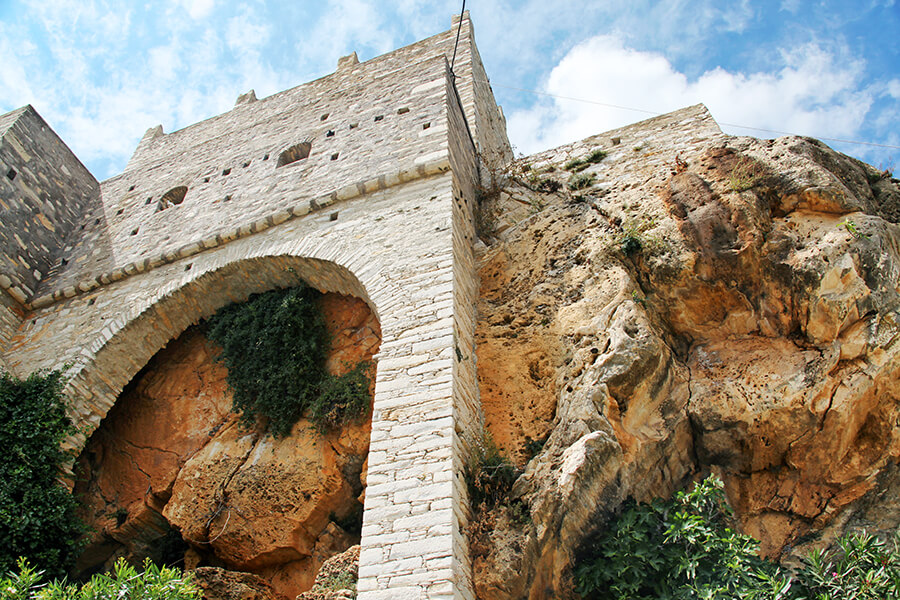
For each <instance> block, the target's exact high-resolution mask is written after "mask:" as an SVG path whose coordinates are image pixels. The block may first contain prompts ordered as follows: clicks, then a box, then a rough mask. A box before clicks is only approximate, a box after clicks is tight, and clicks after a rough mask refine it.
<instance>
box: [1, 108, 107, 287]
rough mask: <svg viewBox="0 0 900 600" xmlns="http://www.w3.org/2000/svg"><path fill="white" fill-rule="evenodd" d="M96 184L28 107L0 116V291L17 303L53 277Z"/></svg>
mask: <svg viewBox="0 0 900 600" xmlns="http://www.w3.org/2000/svg"><path fill="white" fill-rule="evenodd" d="M99 191H100V190H99V184H98V183H97V180H95V179H94V177H93V176H92V175H91V174H90V173H89V172H88V170H87V169H86V168H85V167H84V165H82V164H81V162H80V161H79V160H78V159H77V158H76V157H75V155H74V154H72V152H71V151H70V150H69V148H68V147H67V146H66V145H65V144H64V143H63V141H62V140H60V139H59V137H57V135H56V134H55V133H54V132H53V130H52V129H50V127H49V126H48V125H47V124H46V123H45V122H44V120H43V119H42V118H41V117H40V115H38V114H37V112H36V111H35V110H34V109H33V108H32V107H31V106H26V107H24V108H21V109H19V110H16V111H13V112H11V113H8V114H6V115H3V117H0V211H2V212H0V216H2V222H3V227H0V287H2V288H4V289H5V290H7V292H8V293H9V294H10V295H12V297H13V298H15V299H16V301H17V302H19V303H24V302H25V301H26V299H28V298H30V297H31V296H32V295H33V294H34V292H35V290H37V288H38V286H39V285H41V283H42V281H44V280H46V279H47V278H50V277H52V276H53V273H54V272H55V271H56V270H57V269H58V268H59V266H60V261H61V260H63V258H65V256H64V255H65V254H66V244H67V238H68V237H69V235H70V234H72V233H73V231H74V230H75V229H76V227H77V226H78V225H79V224H80V223H81V219H82V214H83V212H84V209H85V207H86V206H87V205H89V204H90V203H92V202H95V201H96V199H97V197H98V195H99Z"/></svg>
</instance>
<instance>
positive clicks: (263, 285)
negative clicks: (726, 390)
mask: <svg viewBox="0 0 900 600" xmlns="http://www.w3.org/2000/svg"><path fill="white" fill-rule="evenodd" d="M301 283H307V284H309V285H311V286H312V287H314V288H316V289H318V290H320V291H322V292H335V293H339V294H344V295H349V296H355V297H358V298H360V299H362V300H363V301H365V302H366V304H368V306H369V307H370V309H371V310H372V312H373V313H374V314H375V315H376V318H378V311H377V308H376V306H375V305H374V302H373V301H372V300H371V299H370V298H369V295H368V293H367V291H366V288H365V287H364V285H363V284H362V282H360V280H359V279H358V278H357V277H356V276H355V275H353V274H352V273H351V272H350V271H349V269H347V268H346V267H343V266H341V265H339V264H337V263H335V262H332V261H326V260H322V259H317V258H310V257H301V256H291V255H263V256H259V257H254V258H248V259H242V260H237V261H234V262H229V263H227V264H225V265H224V266H221V267H219V268H215V269H212V270H208V271H206V272H202V273H200V274H199V275H198V276H197V277H196V278H194V279H191V280H189V281H188V282H187V283H186V284H184V285H182V286H180V287H177V288H175V289H174V290H171V291H169V292H168V293H166V294H165V295H163V296H162V297H160V298H159V299H157V300H156V301H152V302H148V304H147V306H145V307H142V309H140V310H139V311H136V312H137V316H135V317H134V318H132V319H130V320H129V321H127V322H126V323H124V325H123V326H122V327H121V328H120V329H118V330H117V331H116V332H115V333H113V334H112V335H111V337H110V338H109V340H108V341H106V342H105V343H104V344H102V345H101V346H100V347H99V348H98V349H97V350H96V351H95V352H94V353H93V354H92V355H91V356H89V357H87V359H86V360H85V361H84V364H83V365H81V367H80V368H77V371H76V374H75V376H74V377H73V378H72V379H71V381H70V384H69V392H70V394H71V395H72V396H74V397H75V399H76V402H77V403H78V404H79V405H80V406H81V407H82V409H86V410H83V412H82V414H81V415H79V417H81V420H82V423H81V424H82V425H83V427H82V429H83V431H84V433H79V434H78V435H76V436H75V437H74V438H73V439H72V440H71V447H72V448H73V449H75V450H80V449H81V447H82V446H83V444H84V441H85V439H86V436H85V434H89V433H90V432H91V431H93V429H94V428H96V427H97V425H99V423H100V421H101V420H102V419H103V417H105V416H106V413H107V412H108V411H109V409H110V408H111V407H112V406H113V404H114V403H115V401H116V399H117V398H118V395H119V394H120V393H121V391H122V390H123V389H124V388H125V386H126V385H127V384H128V382H129V381H131V380H132V378H133V377H134V376H135V375H136V374H137V373H138V372H139V371H140V370H141V369H142V368H143V367H144V366H145V365H146V364H147V362H148V361H149V360H150V359H151V358H152V357H153V356H154V355H155V354H156V353H157V352H158V351H159V350H160V349H162V348H163V347H165V345H166V344H167V343H168V342H169V341H170V340H172V339H175V338H177V337H178V336H179V335H181V333H182V332H184V331H185V330H186V329H187V328H188V327H190V326H191V325H194V324H196V323H197V322H199V321H200V320H201V319H205V318H207V317H209V316H211V315H212V314H213V313H215V311H216V310H218V309H219V308H221V307H222V306H225V305H226V304H230V303H232V302H242V301H244V300H246V299H247V298H249V297H250V296H251V295H252V294H256V293H260V292H265V291H268V290H271V289H275V288H285V287H292V286H296V285H299V284H301Z"/></svg>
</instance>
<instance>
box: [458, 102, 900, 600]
mask: <svg viewBox="0 0 900 600" xmlns="http://www.w3.org/2000/svg"><path fill="white" fill-rule="evenodd" d="M664 121H665V120H664V119H662V120H659V121H658V125H659V127H660V129H659V130H653V132H650V131H649V130H651V129H652V127H651V126H650V125H647V126H646V130H639V128H638V127H637V126H635V127H636V129H635V130H634V131H631V130H628V129H626V130H623V131H624V132H623V133H622V137H621V139H622V140H626V139H628V135H635V136H643V137H635V138H634V139H633V140H630V141H628V142H625V143H622V144H620V145H614V146H610V145H609V139H607V138H604V137H603V136H598V137H597V138H595V139H593V140H591V141H590V142H585V143H583V144H581V145H580V146H579V145H575V146H573V147H564V148H561V149H557V150H552V151H548V152H547V153H544V154H540V155H536V156H533V157H529V158H528V159H527V160H526V161H525V162H527V163H528V164H527V165H526V166H521V165H520V166H519V167H518V168H519V169H520V170H519V171H518V172H519V173H522V172H524V173H525V176H524V177H522V176H516V171H515V168H514V169H513V172H512V173H513V177H511V178H510V180H509V181H508V186H507V187H506V188H505V189H503V190H502V191H501V192H500V193H499V194H498V195H497V196H496V197H495V198H494V199H493V200H490V201H489V202H493V203H494V205H493V206H490V205H488V206H487V210H486V213H485V214H486V215H488V216H489V217H490V216H491V215H493V216H492V218H495V219H497V220H498V221H499V223H497V224H496V227H494V228H493V231H494V233H493V234H492V237H491V238H488V239H487V240H486V241H487V242H489V243H490V247H487V246H485V247H482V253H481V257H480V274H481V278H482V297H481V298H480V303H479V322H478V326H477V327H478V328H477V331H478V335H479V338H478V344H479V348H478V359H479V361H478V367H479V382H480V384H481V397H482V402H483V405H484V410H485V422H486V426H487V428H488V429H489V431H490V432H491V433H492V434H493V436H494V438H495V439H496V440H497V441H498V442H500V445H501V446H503V447H504V448H506V450H507V451H508V452H509V453H510V455H511V456H512V457H513V458H514V459H515V460H516V461H517V462H520V463H521V462H525V463H526V464H525V468H524V473H523V474H522V476H521V477H519V479H518V481H516V483H515V485H514V486H513V488H512V490H511V492H510V498H511V499H512V500H513V501H515V502H518V503H519V505H518V506H522V505H524V506H526V507H527V512H528V517H529V518H528V519H522V518H521V517H520V516H518V515H517V514H513V513H512V512H510V511H511V509H510V507H511V506H513V504H512V503H510V505H509V506H504V505H503V504H501V505H499V506H497V507H495V508H493V509H490V510H489V511H487V513H486V514H478V512H477V511H476V514H475V523H474V525H473V526H472V527H471V528H470V533H472V535H473V537H474V539H471V540H470V548H472V549H473V556H472V563H473V567H474V572H475V589H476V595H477V596H478V597H480V598H485V599H487V598H491V599H499V598H523V597H528V598H531V599H534V600H537V599H539V598H546V597H555V598H574V597H575V594H574V591H573V587H572V580H571V577H570V576H569V575H568V573H571V570H570V569H571V566H572V562H573V560H575V558H576V556H577V553H578V549H579V548H580V546H581V544H582V543H584V542H585V540H586V538H587V536H588V535H589V534H590V533H591V532H592V531H595V530H597V529H598V528H601V527H603V526H605V523H606V522H607V519H608V518H610V517H611V516H613V515H614V514H615V511H616V510H617V508H618V507H619V506H620V505H621V503H622V502H623V501H624V500H625V499H626V498H628V497H629V496H630V497H633V498H635V499H637V500H639V501H646V500H649V499H651V498H653V497H666V496H669V495H671V494H672V493H673V492H674V491H675V490H676V489H679V488H683V487H685V486H687V485H689V483H690V481H691V480H692V479H695V478H699V477H703V476H705V475H706V474H708V473H709V472H714V473H716V474H718V475H719V476H720V477H721V478H722V479H723V480H724V482H725V487H726V493H727V496H728V499H729V502H730V503H731V505H732V507H733V508H734V510H735V514H736V516H737V518H738V521H739V524H740V526H741V528H742V529H743V530H744V531H745V532H747V533H750V534H752V535H753V536H754V537H756V538H758V539H759V540H760V541H761V550H762V553H763V554H765V555H766V556H769V557H772V558H776V559H792V558H794V557H795V556H796V555H797V554H798V553H805V551H806V550H808V549H809V546H810V545H811V544H813V545H818V546H823V545H828V544H829V543H830V542H831V541H832V540H833V539H834V538H835V537H836V536H837V535H840V534H842V533H843V532H845V531H847V530H848V529H853V528H866V529H867V530H869V531H870V532H871V531H880V532H893V531H895V530H896V528H897V527H898V525H900V504H898V502H897V501H896V497H897V493H898V490H900V469H898V467H897V464H898V463H900V430H898V429H897V427H896V423H898V422H900V408H898V407H900V402H898V400H900V398H898V396H900V386H898V381H900V344H898V343H897V340H898V339H900V336H898V332H900V317H898V308H900V293H898V289H900V252H898V248H900V229H898V225H897V224H898V223H900V185H898V182H897V181H896V180H891V179H890V178H887V177H886V176H885V175H883V174H881V173H878V172H877V171H875V170H874V169H873V168H870V167H867V166H865V165H862V164H861V163H858V162H856V161H853V160H852V159H848V158H847V157H843V156H840V155H838V154H837V153H834V152H832V151H831V150H829V149H827V148H826V147H824V145H821V144H818V143H816V142H814V141H810V140H806V139H798V138H785V139H782V140H774V141H759V140H752V139H749V138H731V137H728V136H724V135H720V134H717V133H714V132H713V133H709V134H708V135H704V136H700V137H698V138H696V139H693V140H692V139H691V136H690V135H689V134H686V135H675V136H673V137H671V138H666V137H665V134H664V133H663V129H664V128H665V127H674V126H675V124H673V123H665V122H664ZM654 136H657V137H654ZM617 137H618V134H617ZM645 144H646V146H645ZM597 146H599V147H602V148H603V149H604V150H606V151H608V153H609V154H608V156H607V157H606V158H605V159H604V160H603V161H602V162H600V163H599V164H597V165H595V166H592V167H589V168H588V169H587V170H586V171H584V172H585V173H589V174H591V175H593V176H594V177H595V184H594V185H593V186H592V187H589V188H585V189H584V190H579V191H578V192H572V193H569V192H568V191H565V190H563V191H560V192H556V193H546V192H539V191H536V190H538V189H552V188H553V187H559V186H545V185H540V179H548V178H555V179H556V180H557V182H558V183H564V182H565V181H566V179H567V178H568V177H569V176H570V173H568V172H566V171H565V170H564V168H563V165H564V164H565V162H566V161H568V160H570V159H571V158H574V157H577V156H584V155H586V154H587V153H588V152H589V151H590V150H592V149H593V148H594V147H597ZM517 177H518V178H517ZM535 434H537V435H542V436H547V435H548V434H549V436H548V437H547V439H546V443H545V444H543V446H542V447H540V449H539V452H538V453H537V454H536V455H535V456H533V457H531V456H530V453H528V452H524V447H525V445H524V441H525V436H526V435H528V436H530V437H532V438H533V437H534V435H535ZM521 510H522V509H521V508H516V511H517V512H519V513H520V512H521ZM479 519H480V520H479Z"/></svg>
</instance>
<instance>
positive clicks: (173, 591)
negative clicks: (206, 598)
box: [0, 559, 202, 600]
mask: <svg viewBox="0 0 900 600" xmlns="http://www.w3.org/2000/svg"><path fill="white" fill-rule="evenodd" d="M41 579H42V573H41V572H39V571H36V570H35V569H34V568H32V567H31V566H29V565H28V562H27V561H24V560H22V561H20V562H19V563H18V572H12V573H9V574H8V575H6V576H5V577H2V578H0V599H2V600H107V599H108V600H114V599H116V600H118V599H122V600H199V599H200V598H201V597H202V592H201V591H200V589H199V588H198V587H197V586H196V585H195V584H194V583H193V581H192V580H191V576H190V575H189V574H188V575H182V574H181V571H179V570H177V569H171V568H168V567H162V568H160V567H157V566H156V565H154V564H153V563H152V562H150V561H149V560H147V561H146V562H145V563H144V571H143V572H141V573H139V572H138V571H137V570H136V569H135V568H134V567H132V566H130V565H129V564H128V563H126V562H125V560H124V559H119V561H118V562H116V564H115V566H114V567H113V571H112V573H109V574H100V575H94V576H93V577H92V578H91V580H90V581H88V582H87V583H84V584H81V585H80V586H79V585H72V584H67V583H65V582H59V581H53V582H51V583H49V584H45V585H42V584H40V583H39V582H40V580H41Z"/></svg>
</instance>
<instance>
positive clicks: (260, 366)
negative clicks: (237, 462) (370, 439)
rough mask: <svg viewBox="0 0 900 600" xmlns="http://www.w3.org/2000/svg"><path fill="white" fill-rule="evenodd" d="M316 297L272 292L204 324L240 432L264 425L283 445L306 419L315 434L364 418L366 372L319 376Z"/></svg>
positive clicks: (322, 337)
mask: <svg viewBox="0 0 900 600" xmlns="http://www.w3.org/2000/svg"><path fill="white" fill-rule="evenodd" d="M319 296H320V294H319V292H317V291H316V290H314V289H312V288H310V287H308V286H300V287H295V288H289V289H283V290H272V291H269V292H266V293H263V294H255V295H253V296H251V297H250V298H249V299H248V300H247V301H246V302H243V303H235V304H230V305H228V306H225V307H223V308H221V309H220V310H219V311H218V312H217V313H216V314H215V315H213V316H212V317H211V318H210V319H209V320H208V322H207V325H208V329H207V335H208V336H209V338H210V339H211V340H212V341H214V342H216V343H217V344H219V345H220V346H221V347H222V352H221V353H220V354H219V356H218V359H219V360H220V361H222V362H223V363H224V364H225V366H226V367H227V368H228V376H227V381H228V386H229V387H230V388H231V390H232V392H233V395H234V410H235V412H240V413H241V420H242V422H243V423H244V424H245V425H248V426H250V425H252V424H253V423H254V422H255V421H256V419H257V418H258V417H265V418H266V419H268V428H269V431H270V432H271V433H272V434H273V435H275V436H277V437H283V436H285V435H287V434H288V433H290V431H291V428H292V427H293V426H294V424H295V423H296V422H297V421H298V420H299V419H300V417H301V416H303V414H304V412H306V411H309V417H310V419H311V420H312V421H313V423H314V424H315V425H316V427H317V428H318V429H319V430H320V431H325V430H327V429H329V428H331V427H334V426H337V425H341V424H344V423H346V422H348V421H350V420H352V419H354V418H356V417H359V416H361V415H363V414H365V413H366V412H367V411H368V408H369V393H368V392H369V380H368V375H367V373H368V368H367V367H365V366H359V365H357V367H356V368H354V369H352V370H351V371H350V372H349V373H347V374H345V375H343V376H341V377H334V376H332V375H330V374H329V373H328V372H327V371H326V369H325V359H326V358H327V354H328V350H329V347H330V341H329V339H328V332H327V330H326V328H325V319H324V318H323V317H322V313H321V311H320V310H319V306H318V304H317V302H316V300H317V299H318V297H319ZM328 402H333V404H327V405H326V404H325V403H328Z"/></svg>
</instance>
